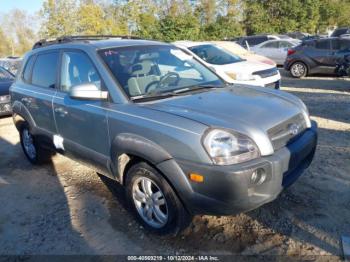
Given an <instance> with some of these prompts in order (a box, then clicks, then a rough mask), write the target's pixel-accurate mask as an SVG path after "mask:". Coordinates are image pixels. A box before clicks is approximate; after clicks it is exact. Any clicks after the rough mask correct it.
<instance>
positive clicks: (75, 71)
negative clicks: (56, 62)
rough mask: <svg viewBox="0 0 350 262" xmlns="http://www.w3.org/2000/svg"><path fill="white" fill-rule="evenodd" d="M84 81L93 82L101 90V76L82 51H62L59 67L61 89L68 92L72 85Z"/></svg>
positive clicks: (83, 82)
mask: <svg viewBox="0 0 350 262" xmlns="http://www.w3.org/2000/svg"><path fill="white" fill-rule="evenodd" d="M85 83H93V84H95V85H96V86H97V88H98V89H100V90H101V78H100V76H99V74H98V73H97V71H96V68H95V67H94V65H93V64H92V62H91V61H90V59H89V58H88V57H87V55H86V54H84V53H82V52H74V51H68V52H64V53H63V55H62V67H61V90H62V91H64V92H69V90H70V88H71V87H72V86H75V85H80V84H85Z"/></svg>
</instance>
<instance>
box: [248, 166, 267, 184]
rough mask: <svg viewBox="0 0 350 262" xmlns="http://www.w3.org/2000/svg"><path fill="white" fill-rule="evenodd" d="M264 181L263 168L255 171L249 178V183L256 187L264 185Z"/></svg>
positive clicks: (264, 173)
mask: <svg viewBox="0 0 350 262" xmlns="http://www.w3.org/2000/svg"><path fill="white" fill-rule="evenodd" d="M265 180H266V172H265V169H263V168H258V169H257V170H255V171H254V172H253V174H252V176H251V177H250V182H251V183H252V184H254V185H257V186H258V185H261V184H262V183H264V182H265Z"/></svg>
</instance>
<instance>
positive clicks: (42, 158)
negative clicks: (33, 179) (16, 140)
mask: <svg viewBox="0 0 350 262" xmlns="http://www.w3.org/2000/svg"><path fill="white" fill-rule="evenodd" d="M26 132H27V133H26ZM26 134H27V135H30V136H31V139H32V145H33V149H34V150H35V154H31V153H30V152H29V151H28V149H26V148H27V147H26V146H25V143H26V142H25V138H24V136H25V135H26ZM19 135H20V141H21V146H22V149H23V152H24V154H25V156H26V157H27V159H28V160H29V162H31V163H32V164H33V165H41V164H45V163H48V162H50V161H51V157H52V152H51V151H49V150H46V149H44V148H42V147H41V146H40V144H39V142H38V141H37V139H36V137H35V136H34V135H32V133H31V128H30V126H29V124H28V123H27V122H24V123H23V124H22V125H21V126H20V128H19Z"/></svg>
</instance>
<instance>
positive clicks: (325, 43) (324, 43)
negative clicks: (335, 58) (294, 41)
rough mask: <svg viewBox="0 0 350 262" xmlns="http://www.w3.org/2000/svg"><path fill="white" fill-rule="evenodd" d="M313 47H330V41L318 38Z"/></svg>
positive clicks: (327, 48)
mask: <svg viewBox="0 0 350 262" xmlns="http://www.w3.org/2000/svg"><path fill="white" fill-rule="evenodd" d="M315 47H316V48H317V49H324V50H329V49H331V42H330V41H329V40H320V41H317V42H316V44H315Z"/></svg>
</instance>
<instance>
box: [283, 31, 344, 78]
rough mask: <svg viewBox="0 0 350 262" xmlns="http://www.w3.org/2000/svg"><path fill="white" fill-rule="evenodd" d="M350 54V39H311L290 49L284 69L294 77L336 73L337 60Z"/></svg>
mask: <svg viewBox="0 0 350 262" xmlns="http://www.w3.org/2000/svg"><path fill="white" fill-rule="evenodd" d="M349 54H350V39H346V38H325V39H318V40H309V41H305V42H303V43H302V44H301V45H299V46H296V47H294V48H292V49H290V50H288V55H287V59H286V61H285V63H284V69H285V70H287V71H290V73H291V75H292V76H293V77H297V78H300V77H304V76H307V75H310V74H335V68H336V65H337V62H338V61H339V60H340V59H341V58H343V57H344V56H346V55H349Z"/></svg>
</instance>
